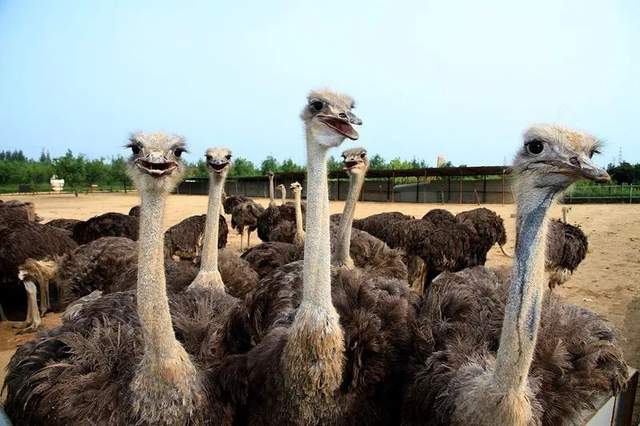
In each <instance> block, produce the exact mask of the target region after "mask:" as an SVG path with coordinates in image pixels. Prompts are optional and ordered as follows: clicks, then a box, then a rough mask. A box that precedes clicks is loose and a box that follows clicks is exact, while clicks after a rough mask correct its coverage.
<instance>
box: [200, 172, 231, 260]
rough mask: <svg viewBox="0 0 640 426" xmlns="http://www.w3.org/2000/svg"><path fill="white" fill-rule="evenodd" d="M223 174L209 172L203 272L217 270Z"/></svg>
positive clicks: (224, 176)
mask: <svg viewBox="0 0 640 426" xmlns="http://www.w3.org/2000/svg"><path fill="white" fill-rule="evenodd" d="M225 178H226V175H225V174H220V175H219V174H217V173H210V176H209V182H210V184H209V204H208V207H207V223H206V226H205V231H204V242H203V246H202V259H201V262H200V270H201V271H204V272H215V271H218V227H219V223H220V222H219V220H220V219H219V216H220V200H221V199H222V189H223V188H224V181H225Z"/></svg>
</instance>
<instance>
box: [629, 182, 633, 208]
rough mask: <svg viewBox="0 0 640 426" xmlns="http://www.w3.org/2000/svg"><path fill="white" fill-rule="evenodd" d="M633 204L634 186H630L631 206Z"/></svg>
mask: <svg viewBox="0 0 640 426" xmlns="http://www.w3.org/2000/svg"><path fill="white" fill-rule="evenodd" d="M632 203H633V184H629V204H632Z"/></svg>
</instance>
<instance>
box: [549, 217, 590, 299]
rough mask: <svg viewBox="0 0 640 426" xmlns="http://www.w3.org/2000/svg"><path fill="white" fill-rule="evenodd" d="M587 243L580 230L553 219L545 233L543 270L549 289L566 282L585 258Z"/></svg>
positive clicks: (587, 248)
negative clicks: (547, 277)
mask: <svg viewBox="0 0 640 426" xmlns="http://www.w3.org/2000/svg"><path fill="white" fill-rule="evenodd" d="M588 250H589V241H588V240H587V236H586V235H585V234H584V232H583V231H582V229H580V227H578V226H573V225H570V224H568V223H565V222H563V221H560V220H557V219H553V220H551V221H550V222H549V230H548V232H547V257H546V262H545V269H546V270H547V273H548V274H549V288H550V289H552V290H553V289H554V288H555V287H556V286H557V285H561V284H563V283H564V282H566V281H567V280H568V279H569V278H570V277H571V275H572V274H573V271H575V270H576V268H577V267H578V265H580V263H581V262H582V261H583V260H584V258H585V257H586V256H587V251H588Z"/></svg>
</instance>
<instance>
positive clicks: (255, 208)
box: [231, 200, 265, 250]
mask: <svg viewBox="0 0 640 426" xmlns="http://www.w3.org/2000/svg"><path fill="white" fill-rule="evenodd" d="M264 210H265V209H264V208H263V207H262V206H261V205H260V204H258V203H256V202H255V201H253V200H249V201H245V202H243V203H240V204H238V205H237V206H235V207H234V208H233V210H232V211H231V226H232V227H233V228H234V229H235V230H236V231H237V232H238V234H240V250H242V240H243V238H244V229H245V228H247V248H249V247H251V233H252V232H253V231H255V230H256V229H257V228H258V218H259V217H260V216H261V215H262V214H263V213H264Z"/></svg>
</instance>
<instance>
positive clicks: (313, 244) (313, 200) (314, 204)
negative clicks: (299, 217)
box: [303, 132, 333, 310]
mask: <svg viewBox="0 0 640 426" xmlns="http://www.w3.org/2000/svg"><path fill="white" fill-rule="evenodd" d="M328 151H329V149H328V148H327V147H326V146H323V145H321V144H318V143H315V141H314V137H313V135H312V134H311V133H310V132H309V133H308V134H307V175H308V181H307V200H308V203H307V233H306V235H305V245H304V273H303V280H304V284H303V289H304V290H303V302H307V303H312V304H314V305H317V306H319V307H325V308H326V309H329V310H331V309H333V305H332V303H331V266H330V262H329V259H330V257H331V249H330V243H329V215H328V214H327V206H328V204H329V195H328V185H327V153H328Z"/></svg>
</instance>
